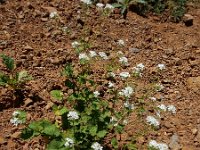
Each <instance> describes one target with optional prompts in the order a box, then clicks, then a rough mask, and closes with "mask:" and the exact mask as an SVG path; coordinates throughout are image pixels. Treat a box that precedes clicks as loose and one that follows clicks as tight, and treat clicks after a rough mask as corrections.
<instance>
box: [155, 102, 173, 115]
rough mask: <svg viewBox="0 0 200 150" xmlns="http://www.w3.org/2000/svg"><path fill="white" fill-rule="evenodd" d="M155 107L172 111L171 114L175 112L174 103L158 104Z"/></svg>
mask: <svg viewBox="0 0 200 150" xmlns="http://www.w3.org/2000/svg"><path fill="white" fill-rule="evenodd" d="M157 107H158V108H159V109H161V110H163V111H169V112H172V113H173V114H175V113H176V107H175V106H174V105H169V106H165V105H164V104H160V105H158V106H157Z"/></svg>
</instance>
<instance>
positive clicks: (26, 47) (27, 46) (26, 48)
mask: <svg viewBox="0 0 200 150" xmlns="http://www.w3.org/2000/svg"><path fill="white" fill-rule="evenodd" d="M24 49H25V50H33V48H32V47H31V46H29V45H26V46H24Z"/></svg>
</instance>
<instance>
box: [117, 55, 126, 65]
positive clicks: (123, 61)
mask: <svg viewBox="0 0 200 150" xmlns="http://www.w3.org/2000/svg"><path fill="white" fill-rule="evenodd" d="M119 62H120V63H121V64H123V65H124V66H128V59H127V58H126V57H124V56H123V57H120V58H119Z"/></svg>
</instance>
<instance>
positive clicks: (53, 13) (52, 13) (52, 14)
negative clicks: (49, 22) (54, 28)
mask: <svg viewBox="0 0 200 150" xmlns="http://www.w3.org/2000/svg"><path fill="white" fill-rule="evenodd" d="M56 17H58V13H57V12H56V11H53V12H51V13H50V14H49V18H51V19H53V18H56Z"/></svg>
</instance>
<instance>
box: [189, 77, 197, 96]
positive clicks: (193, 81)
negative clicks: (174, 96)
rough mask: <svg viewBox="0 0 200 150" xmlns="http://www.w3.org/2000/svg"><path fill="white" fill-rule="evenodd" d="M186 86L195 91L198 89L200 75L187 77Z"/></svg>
mask: <svg viewBox="0 0 200 150" xmlns="http://www.w3.org/2000/svg"><path fill="white" fill-rule="evenodd" d="M187 87H188V88H189V90H192V91H194V92H197V91H199V90H200V76H198V77H189V78H188V79H187Z"/></svg>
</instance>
